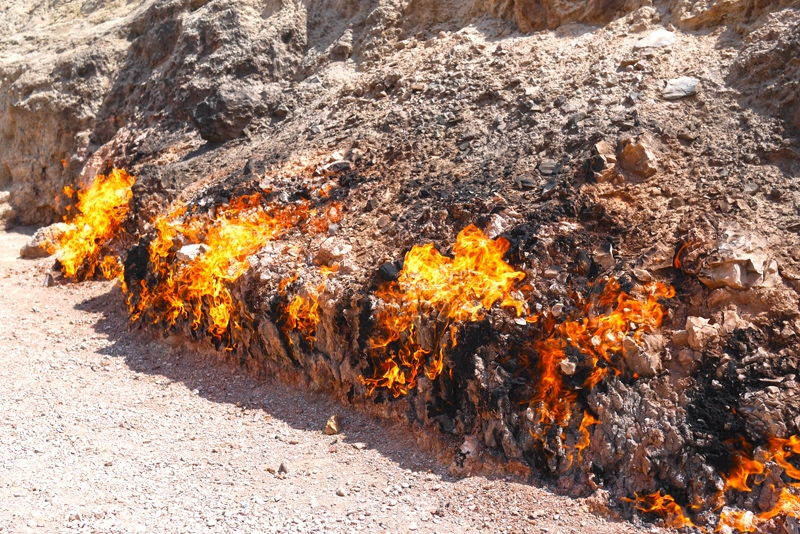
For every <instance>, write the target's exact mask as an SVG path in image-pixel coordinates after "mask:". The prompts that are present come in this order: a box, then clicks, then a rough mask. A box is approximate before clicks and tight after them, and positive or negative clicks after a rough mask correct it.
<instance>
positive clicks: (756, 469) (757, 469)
mask: <svg viewBox="0 0 800 534" xmlns="http://www.w3.org/2000/svg"><path fill="white" fill-rule="evenodd" d="M763 473H764V464H763V463H761V462H758V461H756V460H753V459H752V458H748V457H747V456H745V455H744V454H742V453H735V454H734V455H733V467H732V468H731V469H730V472H729V473H728V475H727V476H725V475H723V476H722V477H723V478H724V479H725V490H728V489H735V490H737V491H742V492H750V491H753V490H752V489H751V488H750V487H749V486H748V485H747V478H748V477H749V476H750V475H761V474H763Z"/></svg>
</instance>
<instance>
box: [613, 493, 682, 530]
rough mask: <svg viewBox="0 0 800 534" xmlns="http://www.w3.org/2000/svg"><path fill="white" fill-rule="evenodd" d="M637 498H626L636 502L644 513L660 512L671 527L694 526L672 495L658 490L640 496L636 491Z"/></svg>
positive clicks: (637, 506)
mask: <svg viewBox="0 0 800 534" xmlns="http://www.w3.org/2000/svg"><path fill="white" fill-rule="evenodd" d="M634 496H635V497H636V498H635V500H631V499H624V500H626V501H628V502H634V503H635V506H636V508H637V509H638V510H641V511H642V512H644V513H646V514H647V513H654V514H658V515H659V516H661V517H662V518H664V522H665V523H666V524H667V526H668V527H670V528H683V527H694V526H695V525H694V523H692V520H691V519H689V518H688V517H687V516H686V514H685V513H684V511H683V508H681V507H680V505H678V503H676V502H675V499H673V498H672V496H671V495H669V494H666V493H662V492H661V490H658V491H657V492H655V493H651V494H650V495H644V496H643V497H639V495H638V494H636V493H634Z"/></svg>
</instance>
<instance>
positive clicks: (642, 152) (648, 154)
mask: <svg viewBox="0 0 800 534" xmlns="http://www.w3.org/2000/svg"><path fill="white" fill-rule="evenodd" d="M653 144H654V141H653V138H652V137H651V136H650V134H648V133H644V134H642V135H640V136H637V137H635V138H632V139H626V140H624V141H623V142H622V151H621V152H620V155H619V164H620V167H622V168H623V169H625V170H626V171H628V172H632V173H633V174H636V175H637V176H641V177H642V178H649V177H651V176H653V175H654V174H655V173H656V172H658V160H657V159H656V156H655V151H654V150H653Z"/></svg>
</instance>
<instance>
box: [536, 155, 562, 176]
mask: <svg viewBox="0 0 800 534" xmlns="http://www.w3.org/2000/svg"><path fill="white" fill-rule="evenodd" d="M539 172H540V173H542V174H544V175H545V176H549V175H551V174H558V173H559V172H561V166H560V165H559V164H558V162H557V161H555V160H552V159H545V160H542V162H541V163H539Z"/></svg>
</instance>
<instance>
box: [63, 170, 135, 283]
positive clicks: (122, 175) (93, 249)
mask: <svg viewBox="0 0 800 534" xmlns="http://www.w3.org/2000/svg"><path fill="white" fill-rule="evenodd" d="M135 181H136V179H135V178H134V177H133V176H131V175H129V174H128V173H127V172H126V171H125V170H122V169H112V170H111V171H110V172H109V173H108V175H102V174H100V175H98V176H97V177H96V178H95V180H94V182H93V183H92V185H91V186H90V187H89V188H88V189H86V190H84V191H79V192H78V202H77V204H76V208H77V212H78V213H77V214H76V215H75V217H74V218H73V219H72V221H71V224H70V227H69V229H68V230H67V231H66V232H65V233H64V234H63V235H62V236H61V238H60V239H59V242H58V244H57V245H56V248H57V249H58V250H59V252H60V256H59V262H60V263H61V269H62V272H63V273H64V276H66V277H68V278H81V279H85V278H89V277H92V276H94V275H95V274H96V273H97V271H98V270H99V271H100V272H101V273H102V275H103V276H105V277H106V278H113V277H114V276H117V275H118V274H119V273H120V272H121V269H120V266H119V262H118V261H117V260H116V258H114V257H112V256H104V257H101V250H102V248H103V245H105V244H106V243H108V241H109V240H111V239H113V238H114V237H115V236H116V235H117V234H118V232H119V229H120V226H121V225H122V221H123V220H124V219H125V216H126V215H127V214H128V201H129V200H130V199H131V197H132V196H133V193H132V192H131V187H132V186H133V183H134V182H135ZM64 192H65V193H67V194H68V196H71V194H72V192H73V190H72V188H70V187H69V186H67V187H65V188H64Z"/></svg>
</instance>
